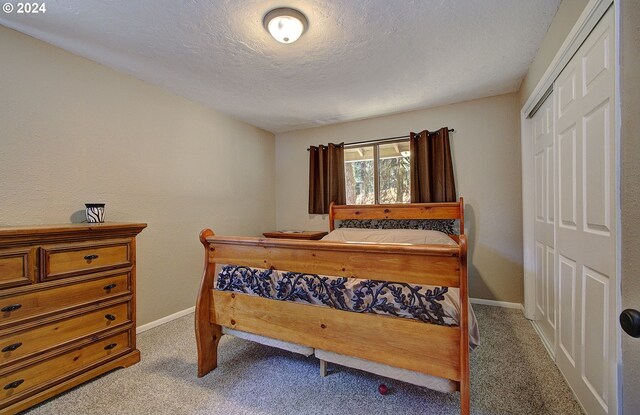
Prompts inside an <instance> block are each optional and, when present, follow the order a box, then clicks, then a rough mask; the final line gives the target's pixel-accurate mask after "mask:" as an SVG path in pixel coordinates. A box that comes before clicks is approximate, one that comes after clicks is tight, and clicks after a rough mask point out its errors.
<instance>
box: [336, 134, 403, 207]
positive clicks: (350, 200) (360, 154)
mask: <svg viewBox="0 0 640 415" xmlns="http://www.w3.org/2000/svg"><path fill="white" fill-rule="evenodd" d="M409 155H410V153H409V141H408V140H407V141H400V142H395V143H384V144H374V145H369V146H361V147H347V148H345V150H344V168H345V182H346V193H347V194H346V196H347V204H349V205H371V204H375V203H409V202H410V201H411V195H410V177H411V176H410V170H409ZM376 172H377V175H376ZM376 189H377V194H376Z"/></svg>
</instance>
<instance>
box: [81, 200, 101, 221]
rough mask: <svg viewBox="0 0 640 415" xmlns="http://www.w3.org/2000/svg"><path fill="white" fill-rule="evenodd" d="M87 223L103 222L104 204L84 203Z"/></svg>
mask: <svg viewBox="0 0 640 415" xmlns="http://www.w3.org/2000/svg"><path fill="white" fill-rule="evenodd" d="M85 206H86V208H87V222H88V223H102V222H104V203H85Z"/></svg>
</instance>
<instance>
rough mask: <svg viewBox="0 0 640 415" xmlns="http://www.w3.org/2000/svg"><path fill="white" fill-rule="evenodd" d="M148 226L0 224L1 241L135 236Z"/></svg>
mask: <svg viewBox="0 0 640 415" xmlns="http://www.w3.org/2000/svg"><path fill="white" fill-rule="evenodd" d="M146 227H147V224H146V223H124V222H104V223H63V224H54V225H28V226H0V241H2V240H3V239H12V238H25V237H38V236H39V237H47V236H59V235H73V234H76V235H102V234H104V235H107V234H119V235H129V236H135V235H137V234H138V233H140V232H141V231H142V230H143V229H144V228H146Z"/></svg>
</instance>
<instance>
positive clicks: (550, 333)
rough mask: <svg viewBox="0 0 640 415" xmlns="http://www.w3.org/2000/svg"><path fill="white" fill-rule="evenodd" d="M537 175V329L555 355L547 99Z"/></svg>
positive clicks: (536, 133)
mask: <svg viewBox="0 0 640 415" xmlns="http://www.w3.org/2000/svg"><path fill="white" fill-rule="evenodd" d="M531 121H532V122H531V128H532V129H533V131H532V137H533V147H534V172H535V180H534V181H535V191H534V200H535V209H534V212H535V225H534V231H533V232H534V238H535V281H536V283H535V292H536V317H535V321H536V325H537V327H538V329H539V330H540V333H541V335H542V339H543V341H545V342H546V343H547V348H548V349H549V350H550V351H551V352H552V353H553V352H554V351H555V343H556V278H555V277H556V273H555V271H554V269H555V268H554V264H555V250H554V245H555V244H554V223H555V219H554V218H555V215H554V205H555V172H554V164H555V162H554V160H555V158H554V147H553V99H552V98H551V97H549V98H547V99H546V100H545V101H544V103H543V104H542V106H541V107H540V108H539V109H538V111H537V112H536V113H535V115H534V116H533V118H532V120H531Z"/></svg>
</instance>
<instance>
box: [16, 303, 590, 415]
mask: <svg viewBox="0 0 640 415" xmlns="http://www.w3.org/2000/svg"><path fill="white" fill-rule="evenodd" d="M474 310H475V311H476V314H477V318H478V323H479V325H480V347H478V349H476V351H474V352H473V353H472V355H471V408H472V413H473V414H482V415H489V414H491V415H493V414H510V415H511V414H527V415H532V414H554V415H555V414H564V415H570V414H581V413H582V412H581V410H580V408H579V406H578V404H577V403H576V401H575V400H574V399H573V396H572V394H571V391H570V390H569V388H568V387H567V385H566V384H565V382H564V381H563V379H562V376H561V374H560V373H559V371H558V370H557V368H556V367H555V365H554V364H553V362H552V361H551V359H550V358H549V356H548V354H547V352H546V351H545V350H544V348H543V346H542V344H541V342H540V340H539V339H538V337H537V336H536V334H535V332H534V330H533V328H532V327H531V324H530V323H529V322H528V321H527V320H526V319H525V318H524V317H523V316H522V314H521V312H520V311H517V310H509V309H503V308H496V307H489V306H474ZM138 344H139V348H140V350H141V351H142V362H140V363H139V364H137V365H135V366H132V367H130V368H128V369H124V370H117V371H114V372H112V373H110V374H107V375H105V376H102V377H101V378H99V379H96V380H94V381H91V382H89V383H86V384H84V385H82V386H80V387H77V388H75V389H73V390H71V391H69V392H67V393H65V394H63V395H61V396H59V397H57V398H55V399H52V400H50V401H47V402H45V403H43V404H41V405H39V406H37V407H35V408H33V409H32V410H31V411H28V413H29V415H44V414H47V415H54V414H60V415H63V414H64V415H74V414H79V415H80V414H82V415H93V414H95V415H106V414H142V415H151V414H153V415H155V414H171V415H177V414H265V415H266V414H269V415H271V414H273V415H275V414H354V415H356V414H362V415H364V414H421V415H422V414H430V415H431V414H434V415H436V414H457V413H458V412H459V409H458V408H459V398H458V394H443V393H439V392H433V391H430V390H427V389H424V388H420V387H417V386H412V385H409V384H405V383H402V382H398V381H393V380H389V379H385V378H382V377H379V376H375V375H371V374H368V373H364V372H360V371H357V370H353V369H348V368H343V367H338V366H333V365H331V368H332V373H331V374H330V375H329V376H328V377H326V378H321V377H320V376H319V374H318V360H317V359H315V358H314V357H309V358H306V357H303V356H300V355H296V354H292V353H288V352H284V351H280V350H278V349H273V348H269V347H266V346H262V345H258V344H255V343H251V342H248V341H245V340H240V339H237V338H233V337H230V336H224V338H223V339H222V340H221V343H220V358H219V362H220V366H219V367H218V369H216V370H215V371H214V372H212V373H210V374H209V375H207V376H205V377H204V378H200V379H199V378H197V377H196V350H195V340H194V334H193V315H189V316H186V317H183V318H180V319H178V320H176V321H173V322H171V323H168V324H165V325H163V326H160V327H158V328H155V329H153V330H149V331H147V332H145V333H142V334H141V335H140V336H139V337H138ZM383 382H384V383H385V384H387V385H388V386H389V387H390V388H391V391H390V393H389V394H388V395H386V396H381V395H380V394H379V393H378V385H379V384H380V383H383Z"/></svg>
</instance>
